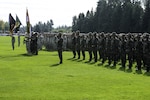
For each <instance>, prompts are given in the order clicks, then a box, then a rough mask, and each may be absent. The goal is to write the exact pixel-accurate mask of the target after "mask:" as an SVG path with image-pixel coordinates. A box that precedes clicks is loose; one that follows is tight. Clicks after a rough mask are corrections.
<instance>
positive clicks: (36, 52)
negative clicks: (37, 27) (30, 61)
mask: <svg viewBox="0 0 150 100" xmlns="http://www.w3.org/2000/svg"><path fill="white" fill-rule="evenodd" d="M34 51H35V54H36V55H38V48H37V44H36V45H35V48H34Z"/></svg>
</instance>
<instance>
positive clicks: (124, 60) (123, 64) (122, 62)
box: [121, 53, 126, 68]
mask: <svg viewBox="0 0 150 100" xmlns="http://www.w3.org/2000/svg"><path fill="white" fill-rule="evenodd" d="M121 54H122V55H121V65H122V67H123V68H125V66H126V54H124V53H121Z"/></svg>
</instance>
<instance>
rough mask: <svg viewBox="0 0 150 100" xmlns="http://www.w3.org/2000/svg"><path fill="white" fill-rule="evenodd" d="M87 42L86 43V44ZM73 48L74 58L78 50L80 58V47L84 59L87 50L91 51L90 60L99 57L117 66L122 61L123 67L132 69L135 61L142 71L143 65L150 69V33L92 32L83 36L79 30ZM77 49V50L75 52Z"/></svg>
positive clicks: (74, 34)
mask: <svg viewBox="0 0 150 100" xmlns="http://www.w3.org/2000/svg"><path fill="white" fill-rule="evenodd" d="M85 43H86V44H85ZM72 47H73V48H72V50H73V54H74V58H75V56H76V52H77V54H78V59H80V49H81V51H82V55H83V59H85V50H87V51H88V52H89V62H90V61H92V59H94V62H97V59H98V55H97V53H99V59H100V61H101V62H102V64H104V63H105V62H106V61H108V65H111V64H113V66H116V65H117V63H118V62H119V61H120V62H121V66H122V68H124V69H125V68H126V65H127V62H128V63H129V64H128V68H129V69H130V70H131V69H132V66H133V63H136V67H137V70H138V71H141V69H142V66H143V67H145V68H146V71H147V72H149V71H150V35H149V34H148V33H146V34H133V33H132V34H131V33H128V34H125V33H120V34H117V33H115V32H113V33H107V34H104V33H103V32H102V33H99V34H98V33H95V32H94V33H92V32H89V34H88V35H86V38H85V35H83V36H81V39H80V35H79V32H77V33H73V35H72ZM75 51H76V52H75Z"/></svg>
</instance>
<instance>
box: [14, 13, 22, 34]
mask: <svg viewBox="0 0 150 100" xmlns="http://www.w3.org/2000/svg"><path fill="white" fill-rule="evenodd" d="M20 25H22V24H21V21H20V20H19V18H18V16H17V15H16V23H15V32H16V33H17V31H19V28H20Z"/></svg>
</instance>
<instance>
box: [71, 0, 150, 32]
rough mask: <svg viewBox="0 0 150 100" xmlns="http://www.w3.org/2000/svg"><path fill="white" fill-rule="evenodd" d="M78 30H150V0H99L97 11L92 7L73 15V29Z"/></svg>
mask: <svg viewBox="0 0 150 100" xmlns="http://www.w3.org/2000/svg"><path fill="white" fill-rule="evenodd" d="M142 1H143V2H142ZM76 30H80V32H82V33H87V32H94V31H96V32H113V31H115V32H117V33H120V32H124V33H127V32H150V0H99V1H98V3H97V7H96V11H95V12H94V11H93V9H92V10H91V11H89V10H88V11H87V13H86V14H84V13H80V14H79V15H78V16H74V17H73V21H72V31H76Z"/></svg>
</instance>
